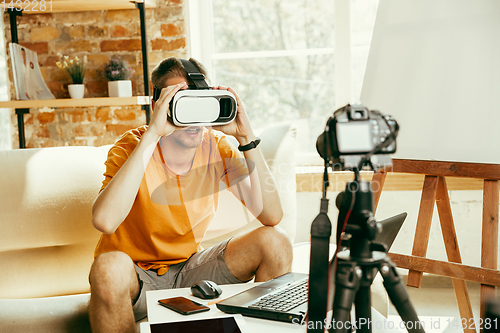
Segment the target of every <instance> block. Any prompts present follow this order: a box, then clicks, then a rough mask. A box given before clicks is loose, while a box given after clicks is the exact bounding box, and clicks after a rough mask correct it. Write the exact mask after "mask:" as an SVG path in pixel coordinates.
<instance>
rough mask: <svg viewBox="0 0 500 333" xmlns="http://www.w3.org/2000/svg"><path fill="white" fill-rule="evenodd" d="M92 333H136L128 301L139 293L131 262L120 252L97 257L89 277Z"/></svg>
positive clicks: (130, 303)
mask: <svg viewBox="0 0 500 333" xmlns="http://www.w3.org/2000/svg"><path fill="white" fill-rule="evenodd" d="M89 281H90V291H91V297H90V304H89V316H90V324H91V326H92V332H94V333H98V332H134V333H135V332H136V326H135V320H134V313H133V311H132V302H133V300H135V299H136V298H137V296H138V294H139V282H138V280H137V273H136V271H135V268H134V263H133V262H132V260H131V259H130V257H129V256H128V255H126V254H125V253H123V252H109V253H103V254H101V255H100V256H98V257H97V258H96V259H95V261H94V264H93V265H92V269H91V271H90V276H89Z"/></svg>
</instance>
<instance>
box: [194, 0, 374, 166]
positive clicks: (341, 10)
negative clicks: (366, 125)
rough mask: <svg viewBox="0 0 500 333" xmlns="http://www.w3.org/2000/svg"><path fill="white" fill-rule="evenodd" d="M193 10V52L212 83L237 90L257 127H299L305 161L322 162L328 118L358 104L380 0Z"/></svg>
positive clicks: (275, 0)
mask: <svg viewBox="0 0 500 333" xmlns="http://www.w3.org/2000/svg"><path fill="white" fill-rule="evenodd" d="M188 5H189V38H190V45H191V55H192V56H193V57H195V58H197V59H199V60H201V61H202V63H203V64H204V65H205V66H206V67H207V70H208V73H209V76H210V78H211V79H212V83H213V84H221V85H226V86H231V87H233V88H234V89H235V90H236V92H238V94H239V95H240V97H241V98H242V100H243V101H244V103H245V107H246V110H247V112H248V114H249V117H250V119H251V121H252V125H253V127H254V128H259V127H264V126H266V125H268V124H271V123H276V122H282V121H294V122H295V123H297V124H298V126H299V133H298V136H299V140H298V144H299V147H298V150H299V153H300V155H301V158H300V161H301V163H304V161H306V162H305V163H309V162H311V161H313V163H318V161H320V158H319V156H317V155H318V154H317V153H316V149H315V143H316V138H317V137H318V135H319V134H320V133H321V132H322V131H323V130H324V125H325V123H326V119H327V118H328V117H329V116H331V115H332V114H333V111H335V110H336V109H337V108H338V107H340V106H342V105H345V104H346V103H349V102H350V103H354V102H358V100H359V95H360V92H361V86H362V81H363V75H364V70H365V66H366V60H367V57H368V50H369V45H370V41H371V35H372V30H373V24H374V19H375V13H376V9H377V6H378V0H351V1H349V0H336V1H334V0H315V1H307V0H239V1H225V0H209V1H207V0H190V1H189V3H188ZM351 37H352V38H351ZM307 155H309V156H310V157H311V158H312V160H310V159H307V158H304V157H305V156H307ZM307 161H309V162H307Z"/></svg>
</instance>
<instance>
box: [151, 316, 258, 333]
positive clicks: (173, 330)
mask: <svg viewBox="0 0 500 333" xmlns="http://www.w3.org/2000/svg"><path fill="white" fill-rule="evenodd" d="M239 317H240V316H229V317H216V318H207V319H194V320H190V321H175V322H170V323H158V324H151V326H150V328H151V333H199V332H204V333H246V332H248V329H246V328H245V322H244V320H243V318H239Z"/></svg>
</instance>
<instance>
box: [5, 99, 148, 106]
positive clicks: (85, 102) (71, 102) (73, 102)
mask: <svg viewBox="0 0 500 333" xmlns="http://www.w3.org/2000/svg"><path fill="white" fill-rule="evenodd" d="M149 100H150V97H149V96H134V97H94V98H81V99H71V98H63V99H44V100H26V101H7V102H0V108H13V109H31V108H43V107H50V108H67V107H89V106H120V105H149V104H150V103H149Z"/></svg>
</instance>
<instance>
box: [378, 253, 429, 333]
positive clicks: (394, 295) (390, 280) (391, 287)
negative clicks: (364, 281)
mask: <svg viewBox="0 0 500 333" xmlns="http://www.w3.org/2000/svg"><path fill="white" fill-rule="evenodd" d="M380 273H381V274H382V277H383V278H384V287H385V289H386V290H387V294H388V295H389V298H390V300H391V302H392V304H394V307H395V308H396V310H397V311H398V313H399V316H400V317H401V319H402V320H403V322H404V323H405V325H406V330H407V331H408V332H410V333H425V330H424V328H425V327H424V323H423V322H421V321H420V320H419V319H418V316H417V312H416V311H415V308H414V307H413V305H412V304H411V302H410V298H409V296H408V293H407V292H406V289H405V287H404V285H403V283H402V282H401V277H400V276H399V275H398V273H397V272H396V266H395V265H394V264H393V263H392V262H391V261H390V260H389V259H386V262H385V263H383V264H382V265H381V266H380Z"/></svg>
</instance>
